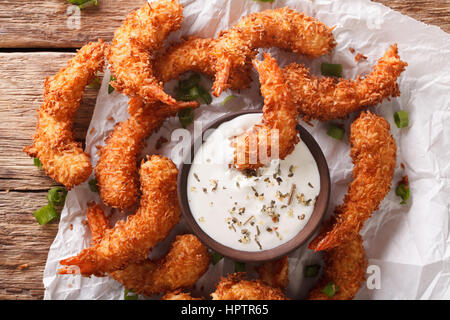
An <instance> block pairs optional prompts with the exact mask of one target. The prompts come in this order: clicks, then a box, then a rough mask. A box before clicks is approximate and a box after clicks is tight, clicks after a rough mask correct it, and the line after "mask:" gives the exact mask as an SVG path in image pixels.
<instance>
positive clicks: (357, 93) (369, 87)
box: [284, 45, 408, 121]
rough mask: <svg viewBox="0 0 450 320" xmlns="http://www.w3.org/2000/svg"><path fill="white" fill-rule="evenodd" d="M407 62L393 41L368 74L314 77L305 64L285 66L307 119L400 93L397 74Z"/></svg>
mask: <svg viewBox="0 0 450 320" xmlns="http://www.w3.org/2000/svg"><path fill="white" fill-rule="evenodd" d="M407 65H408V64H407V63H406V62H403V61H402V60H400V57H399V55H398V49H397V45H393V46H391V47H389V49H388V50H387V51H386V53H385V54H384V56H383V57H381V58H380V59H379V60H378V63H377V65H375V66H374V67H373V70H372V72H371V73H370V74H368V75H367V76H365V77H364V78H361V77H358V78H357V79H356V80H344V79H338V80H337V79H334V78H327V77H322V78H319V77H314V76H311V74H310V73H309V70H308V69H307V68H306V67H305V66H302V65H298V64H296V63H292V64H290V65H288V66H287V67H285V68H284V77H285V79H286V81H287V83H288V84H289V87H290V88H291V94H292V97H293V99H294V102H295V104H296V105H297V107H298V108H299V112H300V115H302V116H303V117H304V118H305V119H306V120H309V119H319V120H322V121H328V120H331V119H338V118H345V117H346V116H347V115H348V114H349V113H351V112H354V111H357V110H361V109H364V108H367V107H370V106H373V105H376V104H378V103H380V102H381V101H382V100H383V99H389V98H390V97H397V96H399V95H400V91H399V89H398V84H397V78H398V77H399V76H400V74H401V73H402V72H403V71H404V70H405V67H406V66H407Z"/></svg>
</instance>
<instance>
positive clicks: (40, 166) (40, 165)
mask: <svg viewBox="0 0 450 320" xmlns="http://www.w3.org/2000/svg"><path fill="white" fill-rule="evenodd" d="M33 164H34V165H35V166H36V167H38V168H39V169H40V170H42V162H41V160H39V158H34V159H33Z"/></svg>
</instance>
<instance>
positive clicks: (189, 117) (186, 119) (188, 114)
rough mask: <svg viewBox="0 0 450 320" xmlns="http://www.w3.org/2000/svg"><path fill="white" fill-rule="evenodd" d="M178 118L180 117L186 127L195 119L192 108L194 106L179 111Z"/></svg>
mask: <svg viewBox="0 0 450 320" xmlns="http://www.w3.org/2000/svg"><path fill="white" fill-rule="evenodd" d="M178 118H179V119H180V123H181V125H182V127H183V128H186V127H187V126H188V125H190V124H191V123H192V121H194V110H192V108H185V109H183V110H180V111H178Z"/></svg>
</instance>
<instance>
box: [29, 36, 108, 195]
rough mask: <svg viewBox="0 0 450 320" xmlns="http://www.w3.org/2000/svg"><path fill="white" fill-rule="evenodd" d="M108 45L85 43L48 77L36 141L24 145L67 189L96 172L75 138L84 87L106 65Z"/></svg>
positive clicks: (39, 114)
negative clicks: (55, 72)
mask: <svg viewBox="0 0 450 320" xmlns="http://www.w3.org/2000/svg"><path fill="white" fill-rule="evenodd" d="M105 48H106V44H105V43H103V41H102V40H99V41H98V42H91V43H89V44H87V45H85V46H84V47H82V48H81V49H80V50H79V51H78V52H77V54H76V55H75V57H73V58H72V59H71V60H70V61H69V63H68V64H67V67H65V68H63V69H61V70H60V71H59V72H58V73H57V74H56V75H55V76H53V77H51V78H47V79H46V80H45V85H44V103H43V105H42V107H41V108H40V109H39V110H38V123H37V126H36V133H35V135H34V141H33V144H32V145H31V146H28V147H26V148H24V151H25V152H26V153H27V154H28V155H29V156H30V157H36V158H39V160H40V161H41V163H42V168H43V169H44V170H45V172H46V173H47V175H48V176H49V177H51V178H52V179H53V180H55V181H56V182H59V183H61V184H63V185H64V186H65V187H66V188H67V189H71V188H72V187H73V186H75V185H78V184H80V183H82V182H84V181H85V180H86V179H87V178H88V177H89V175H90V174H91V172H92V166H91V163H90V160H89V156H88V155H87V154H85V153H84V152H83V149H82V148H81V144H80V143H77V142H75V138H74V132H73V121H74V117H75V114H76V112H77V110H78V108H79V106H80V102H81V98H82V96H83V92H84V88H85V87H86V85H87V84H88V83H89V82H90V81H91V80H92V79H93V78H94V77H95V75H96V73H97V71H100V70H102V68H103V65H104V53H105Z"/></svg>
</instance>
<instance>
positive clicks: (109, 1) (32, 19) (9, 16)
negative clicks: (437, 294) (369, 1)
mask: <svg viewBox="0 0 450 320" xmlns="http://www.w3.org/2000/svg"><path fill="white" fill-rule="evenodd" d="M144 1H145V0H126V1H125V0H123V1H114V0H99V6H98V7H92V8H87V9H84V10H82V11H81V14H80V20H79V21H80V24H79V29H77V28H76V24H74V23H73V21H76V19H75V13H74V11H71V9H70V7H71V6H72V5H71V4H70V3H67V2H66V1H65V0H35V1H33V3H32V4H31V3H30V2H29V1H26V0H3V1H2V6H1V7H0V26H1V29H0V48H18V47H23V48H35V47H48V48H57V47H59V48H77V47H81V46H82V45H83V44H85V43H86V42H88V41H93V40H96V39H97V38H103V39H104V40H107V41H109V40H111V39H112V36H113V33H114V30H115V29H116V28H117V27H118V26H119V25H120V24H121V22H122V21H123V19H124V17H125V16H126V15H127V13H128V12H129V11H131V10H132V9H135V8H138V7H139V6H140V5H141V4H142V3H144ZM376 2H381V3H383V4H384V5H387V6H389V7H391V8H392V9H394V10H398V11H400V12H402V13H404V14H407V15H410V16H411V17H413V18H415V19H417V20H420V21H422V22H425V23H428V24H434V25H438V26H440V27H441V28H442V29H443V30H445V31H447V32H450V19H449V17H450V2H449V1H447V0H434V1H426V0H407V1H406V0H376Z"/></svg>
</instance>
